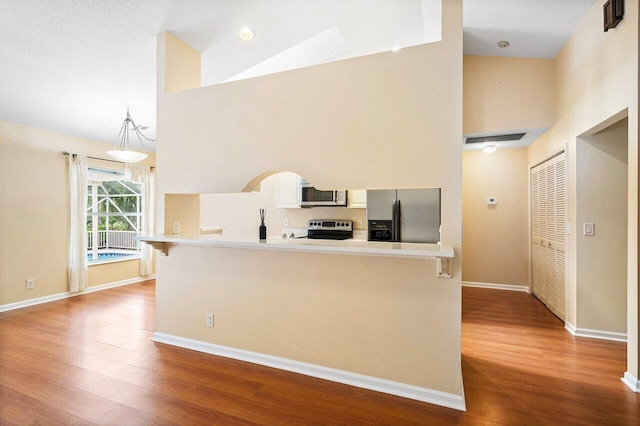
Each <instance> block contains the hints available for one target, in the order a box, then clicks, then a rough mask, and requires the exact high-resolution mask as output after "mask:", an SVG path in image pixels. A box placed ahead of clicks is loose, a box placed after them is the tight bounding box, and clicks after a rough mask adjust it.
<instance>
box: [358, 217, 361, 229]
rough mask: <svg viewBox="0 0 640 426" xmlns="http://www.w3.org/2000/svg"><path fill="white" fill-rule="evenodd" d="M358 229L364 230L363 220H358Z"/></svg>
mask: <svg viewBox="0 0 640 426" xmlns="http://www.w3.org/2000/svg"><path fill="white" fill-rule="evenodd" d="M358 229H362V219H359V220H358Z"/></svg>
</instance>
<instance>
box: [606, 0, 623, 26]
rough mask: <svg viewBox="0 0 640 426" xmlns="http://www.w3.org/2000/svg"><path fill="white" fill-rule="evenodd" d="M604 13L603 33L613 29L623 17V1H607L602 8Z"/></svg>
mask: <svg viewBox="0 0 640 426" xmlns="http://www.w3.org/2000/svg"><path fill="white" fill-rule="evenodd" d="M602 9H603V13H604V31H605V32H607V31H609V30H610V29H611V28H615V27H616V26H617V25H618V24H619V23H620V21H622V17H623V16H624V0H607V2H606V3H605V4H604V5H603V6H602Z"/></svg>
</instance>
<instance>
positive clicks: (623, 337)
mask: <svg viewBox="0 0 640 426" xmlns="http://www.w3.org/2000/svg"><path fill="white" fill-rule="evenodd" d="M564 328H565V329H566V330H567V331H568V332H569V333H571V334H573V335H574V336H576V337H587V338H589V339H602V340H613V341H616V342H626V341H627V334H626V333H616V332H613V331H603V330H591V329H589V328H577V327H576V326H575V325H573V324H571V323H570V322H569V321H566V322H565V323H564Z"/></svg>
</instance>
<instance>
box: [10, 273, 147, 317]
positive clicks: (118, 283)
mask: <svg viewBox="0 0 640 426" xmlns="http://www.w3.org/2000/svg"><path fill="white" fill-rule="evenodd" d="M155 277H156V276H155V275H147V276H145V277H136V278H129V279H126V280H122V281H115V282H112V283H106V284H100V285H94V286H91V287H87V289H86V290H84V291H80V292H77V293H71V292H70V291H65V292H64V293H58V294H52V295H50V296H43V297H36V298H35V299H29V300H23V301H21V302H15V303H8V304H6V305H0V312H6V311H12V310H14V309H20V308H26V307H27V306H34V305H40V304H42V303H48V302H54V301H56V300H62V299H68V298H70V297H75V296H82V295H83V294H87V293H94V292H96V291H102V290H107V289H110V288H114V287H121V286H123V285H129V284H135V283H139V282H142V281H147V280H151V279H154V278H155Z"/></svg>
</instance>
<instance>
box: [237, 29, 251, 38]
mask: <svg viewBox="0 0 640 426" xmlns="http://www.w3.org/2000/svg"><path fill="white" fill-rule="evenodd" d="M238 35H239V36H240V38H241V39H243V40H251V39H252V38H253V31H251V30H250V29H249V28H247V27H244V28H242V29H241V30H240V33H239V34H238Z"/></svg>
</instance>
